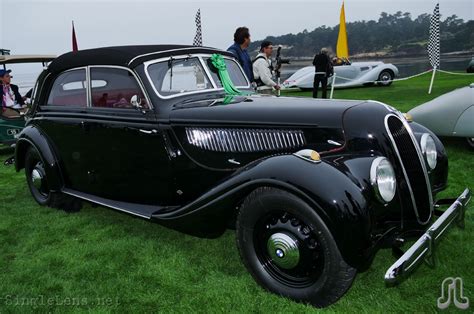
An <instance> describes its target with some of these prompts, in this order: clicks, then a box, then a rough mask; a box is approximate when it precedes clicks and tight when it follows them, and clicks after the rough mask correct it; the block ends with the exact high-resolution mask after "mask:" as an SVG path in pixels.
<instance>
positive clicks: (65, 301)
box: [0, 74, 474, 313]
mask: <svg viewBox="0 0 474 314" xmlns="http://www.w3.org/2000/svg"><path fill="white" fill-rule="evenodd" d="M429 79H430V77H429V75H425V76H423V77H420V78H417V79H414V80H410V81H406V82H397V83H395V84H393V85H392V86H390V87H387V88H381V87H369V88H360V89H347V90H336V91H335V97H336V98H345V99H373V100H379V101H383V102H386V103H388V104H391V105H393V106H395V107H397V108H399V109H400V110H402V111H407V110H409V109H410V108H412V107H414V106H416V105H417V104H420V103H422V102H424V101H427V100H429V99H431V98H434V97H436V96H438V95H441V94H443V93H445V92H448V91H450V90H453V89H455V88H458V87H462V86H466V85H467V84H469V83H471V82H472V78H470V77H465V76H452V75H445V74H440V75H438V76H437V78H436V81H435V86H434V91H433V94H432V95H427V89H428V84H429ZM287 95H289V96H292V95H294V96H296V95H298V96H309V95H310V93H301V92H288V93H287ZM443 142H445V145H446V147H447V150H448V153H449V157H450V173H449V184H450V185H449V188H448V189H447V190H446V191H445V192H443V193H442V196H444V197H448V196H458V195H459V194H460V193H461V192H462V190H463V189H464V188H465V187H466V186H468V187H470V188H474V177H473V176H474V158H473V156H474V155H473V154H474V152H472V151H469V149H468V148H467V145H466V144H465V142H464V140H460V139H443ZM8 156H9V154H8V153H5V152H3V153H0V160H1V161H2V163H3V160H5V159H6V158H7V157H8ZM473 211H474V207H473V205H472V204H471V206H470V208H469V209H468V212H467V214H466V229H465V230H464V231H461V230H459V229H457V228H453V229H452V230H450V232H449V233H448V236H447V237H446V238H445V239H444V240H443V241H442V242H441V244H440V246H439V248H438V251H437V256H438V258H439V263H438V265H437V267H436V268H435V269H431V268H429V267H428V266H426V265H422V266H421V267H420V268H419V269H418V270H417V271H416V272H415V273H414V274H413V275H412V276H411V277H410V278H408V279H407V280H406V281H405V282H403V283H402V284H401V285H400V286H398V287H394V288H387V287H385V285H384V282H383V276H384V274H385V271H386V269H387V268H388V267H389V266H390V265H391V263H393V262H394V258H393V257H392V256H391V251H390V250H382V251H380V252H379V253H378V255H377V257H376V259H375V261H374V263H373V265H372V266H371V268H370V269H369V270H368V271H366V272H364V273H360V274H358V275H357V277H356V280H355V282H354V284H353V286H352V288H351V289H350V290H349V292H348V294H347V295H346V296H345V297H343V298H342V299H341V300H340V301H339V302H338V303H337V304H335V305H333V306H331V307H329V308H328V309H327V311H329V312H414V311H417V312H421V311H423V312H426V311H435V310H436V309H437V308H436V300H437V298H438V297H439V296H440V285H441V282H442V281H443V279H444V278H445V277H448V276H454V277H458V276H459V277H462V278H463V279H464V295H465V296H467V297H469V298H470V299H471V304H472V303H473V302H474V271H473V268H472V267H473V266H472V263H473V261H474V231H473V229H474V213H473ZM71 303H73V304H72V305H71ZM472 309H473V306H472V305H471V311H472ZM77 310H79V311H94V312H95V311H101V312H108V311H127V312H132V311H133V312H145V311H146V312H151V311H162V312H170V311H178V312H196V311H197V312H292V313H293V312H316V311H318V310H317V309H315V308H312V307H311V306H307V305H304V304H298V303H295V302H292V301H289V300H287V299H285V298H282V297H278V296H276V295H273V294H270V293H267V292H265V291H264V290H263V289H261V288H260V287H259V286H257V284H256V283H255V282H254V281H253V279H252V278H251V276H250V275H249V274H248V273H247V271H246V270H245V268H244V266H243V265H242V264H241V262H240V259H239V255H238V252H237V249H236V246H235V240H234V232H233V231H228V232H226V233H225V234H224V235H223V236H222V237H221V238H219V239H216V240H205V239H199V238H194V237H191V236H187V235H184V234H181V233H178V232H175V231H172V230H169V229H166V228H164V227H161V226H160V225H157V224H154V223H150V222H148V221H145V220H142V219H139V218H133V217H131V216H128V215H126V214H122V213H119V212H116V211H113V210H110V209H107V208H104V207H96V208H93V207H91V206H90V205H85V206H84V208H83V209H82V210H81V211H80V212H78V213H73V214H67V213H65V212H62V211H58V210H54V209H50V208H43V207H40V206H38V205H37V204H36V203H35V202H34V201H33V199H32V198H31V196H30V194H29V191H28V188H27V186H26V182H25V178H24V173H23V172H20V173H16V172H15V171H14V169H13V167H4V166H3V165H0V313H4V312H22V313H23V312H31V311H40V312H51V311H55V312H64V311H77Z"/></svg>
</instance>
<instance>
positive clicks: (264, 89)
mask: <svg viewBox="0 0 474 314" xmlns="http://www.w3.org/2000/svg"><path fill="white" fill-rule="evenodd" d="M272 53H273V44H272V43H271V42H270V41H268V40H264V41H263V42H262V44H261V45H260V53H259V54H258V55H257V57H256V58H255V59H254V60H253V76H254V80H255V82H256V83H257V91H258V92H259V93H261V94H272V93H273V89H275V90H279V89H280V85H278V84H277V83H275V81H274V80H273V65H272V60H271V57H272Z"/></svg>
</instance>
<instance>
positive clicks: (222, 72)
mask: <svg viewBox="0 0 474 314" xmlns="http://www.w3.org/2000/svg"><path fill="white" fill-rule="evenodd" d="M211 62H212V65H213V66H214V67H215V68H216V69H217V72H218V74H219V78H220V79H221V83H222V87H224V91H225V92H226V94H227V95H232V96H234V95H243V94H244V93H242V92H241V91H239V90H238V89H237V88H236V87H235V86H234V83H233V82H232V80H231V79H230V76H229V72H228V71H227V65H226V64H225V61H224V57H222V55H220V54H217V53H215V54H213V55H212V56H211Z"/></svg>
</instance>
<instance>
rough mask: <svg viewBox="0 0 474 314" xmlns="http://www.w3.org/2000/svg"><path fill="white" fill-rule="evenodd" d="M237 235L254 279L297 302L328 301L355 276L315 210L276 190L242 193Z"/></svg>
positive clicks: (324, 303)
mask: <svg viewBox="0 0 474 314" xmlns="http://www.w3.org/2000/svg"><path fill="white" fill-rule="evenodd" d="M236 236H237V245H238V248H239V251H240V256H241V258H242V261H243V263H244V264H245V266H246V267H247V269H248V271H249V272H250V273H251V274H252V276H253V278H254V279H255V280H256V281H257V282H258V283H259V284H260V285H261V286H263V287H264V288H266V289H267V290H269V291H272V292H274V293H276V294H279V295H282V296H286V297H289V298H291V299H293V300H296V301H300V302H308V303H311V304H312V305H314V306H317V307H325V306H328V305H330V304H332V303H334V302H336V301H337V300H338V299H339V298H341V297H342V296H343V295H344V294H345V293H346V291H347V290H348V289H349V288H350V286H351V285H352V282H353V280H354V277H355V275H356V269H355V268H353V267H351V266H349V265H348V264H346V262H345V261H344V260H343V259H342V257H341V254H340V252H339V249H338V247H337V245H336V243H335V241H334V239H333V237H332V235H331V233H330V231H329V230H328V228H327V227H326V225H325V224H324V222H323V221H322V219H321V218H320V217H319V216H318V215H317V214H316V212H315V211H314V209H313V208H311V207H310V206H308V204H306V203H305V202H304V201H303V200H301V199H300V198H298V197H296V196H295V195H293V194H291V193H288V192H286V191H283V190H280V189H275V188H259V189H257V190H255V191H253V192H252V193H251V194H250V195H249V196H248V197H247V198H246V200H245V201H244V203H243V205H242V207H241V209H240V212H239V214H238V217H237V235H236Z"/></svg>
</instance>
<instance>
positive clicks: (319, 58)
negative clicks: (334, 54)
mask: <svg viewBox="0 0 474 314" xmlns="http://www.w3.org/2000/svg"><path fill="white" fill-rule="evenodd" d="M313 65H314V67H315V68H316V74H315V75H314V84H313V98H318V88H319V84H320V83H321V87H322V89H323V98H327V87H328V78H329V77H330V76H332V75H333V74H334V68H333V66H332V62H331V59H330V58H329V55H328V49H327V48H323V49H321V52H320V53H318V54H317V55H316V56H315V57H314V60H313Z"/></svg>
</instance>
